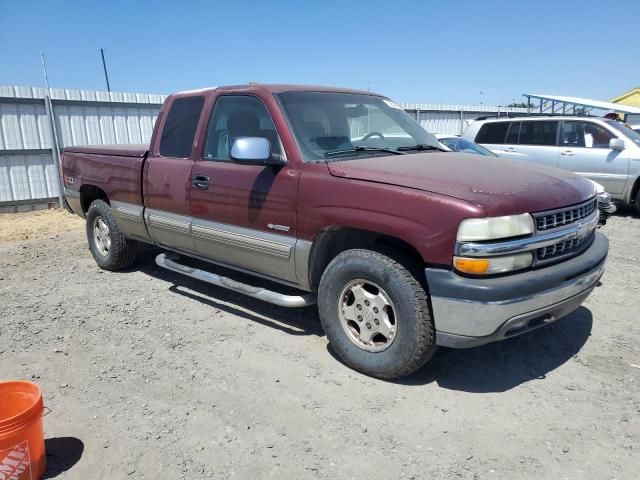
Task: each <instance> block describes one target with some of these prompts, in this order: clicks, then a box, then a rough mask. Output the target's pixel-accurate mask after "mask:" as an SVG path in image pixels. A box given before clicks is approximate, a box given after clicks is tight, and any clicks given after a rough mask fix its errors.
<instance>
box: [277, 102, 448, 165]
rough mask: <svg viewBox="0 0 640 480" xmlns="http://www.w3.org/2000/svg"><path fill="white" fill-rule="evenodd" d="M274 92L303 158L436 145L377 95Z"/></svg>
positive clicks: (437, 147) (333, 157) (342, 156)
mask: <svg viewBox="0 0 640 480" xmlns="http://www.w3.org/2000/svg"><path fill="white" fill-rule="evenodd" d="M276 97H277V98H278V100H279V102H280V104H281V106H282V109H283V110H284V112H285V115H286V117H287V121H288V122H289V126H290V127H291V129H292V130H293V133H294V135H295V137H296V141H297V143H298V147H299V148H300V152H301V154H302V157H303V160H304V161H322V160H328V159H331V161H336V160H345V159H352V158H359V157H370V156H372V155H390V154H394V153H395V154H400V153H405V154H406V153H418V152H423V151H425V150H441V149H442V147H441V146H440V145H439V143H438V141H437V140H436V138H435V137H434V136H433V135H431V134H430V133H427V132H426V131H425V130H424V129H423V128H422V127H420V125H418V123H417V122H416V121H415V120H414V119H413V118H411V117H410V116H409V114H407V113H406V112H405V111H404V110H403V109H402V108H400V107H399V106H398V105H396V104H395V103H393V102H391V101H390V100H389V99H386V98H383V97H378V96H375V95H366V94H355V93H334V92H286V93H280V94H277V95H276ZM414 146H415V147H416V148H415V149H413V148H410V147H414ZM407 147H409V148H407ZM398 149H400V151H399V150H398Z"/></svg>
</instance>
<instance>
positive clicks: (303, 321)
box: [123, 245, 324, 336]
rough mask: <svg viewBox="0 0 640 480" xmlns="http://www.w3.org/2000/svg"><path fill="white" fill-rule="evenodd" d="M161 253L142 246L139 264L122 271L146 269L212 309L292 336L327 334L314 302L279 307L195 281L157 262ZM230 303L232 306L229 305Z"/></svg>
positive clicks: (242, 278)
mask: <svg viewBox="0 0 640 480" xmlns="http://www.w3.org/2000/svg"><path fill="white" fill-rule="evenodd" d="M162 252H163V250H161V249H159V248H157V247H154V246H152V245H142V246H141V249H140V252H139V256H138V260H137V261H136V263H135V264H134V265H133V266H132V267H131V268H130V269H128V270H123V272H125V273H126V272H131V271H136V270H137V271H140V272H143V273H145V274H147V275H150V276H152V277H155V278H158V279H160V280H164V281H166V282H169V283H172V284H173V285H172V286H171V287H169V291H170V292H171V293H174V294H178V295H182V296H184V297H187V298H190V299H192V300H195V301H198V302H200V303H204V304H205V305H208V306H210V307H211V308H216V309H218V310H222V311H224V312H226V313H229V314H231V315H236V316H239V317H242V318H245V319H247V320H251V321H254V322H256V323H259V324H261V325H265V326H268V327H271V328H274V329H276V330H280V331H283V332H285V333H288V334H290V335H296V336H300V335H317V336H323V335H324V332H323V331H322V327H321V325H320V320H319V318H318V312H317V309H316V307H315V305H312V306H310V307H306V308H284V307H279V306H277V305H272V304H270V303H266V302H263V301H260V300H256V299H254V298H251V297H248V296H246V295H242V294H240V293H236V292H232V291H231V290H227V289H225V288H220V287H216V286H214V285H210V284H208V283H206V282H202V281H199V280H194V279H192V278H190V277H187V276H186V275H180V274H179V273H176V272H172V271H170V270H167V269H164V268H162V267H159V266H158V265H157V264H156V263H155V257H156V255H158V254H159V253H162ZM181 262H182V261H181ZM184 262H188V263H189V265H192V266H195V267H199V268H203V269H205V270H208V271H211V272H213V273H216V274H219V275H223V276H228V277H231V278H233V279H234V280H237V281H239V282H245V283H248V284H250V285H254V286H257V287H264V288H269V289H273V290H277V291H280V292H285V293H291V294H300V293H301V292H300V291H299V290H295V289H293V288H288V287H285V286H282V285H276V284H273V283H272V282H269V281H268V280H263V279H260V278H256V277H253V276H249V275H245V274H242V273H239V272H236V271H232V270H229V269H226V268H222V267H217V266H214V265H211V264H208V263H205V262H200V261H197V260H191V259H188V260H187V259H185V261H184ZM184 262H182V263H184ZM229 303H231V304H233V305H229Z"/></svg>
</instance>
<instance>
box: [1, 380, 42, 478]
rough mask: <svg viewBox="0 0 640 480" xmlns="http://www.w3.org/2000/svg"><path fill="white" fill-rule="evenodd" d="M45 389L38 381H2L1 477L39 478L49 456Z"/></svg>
mask: <svg viewBox="0 0 640 480" xmlns="http://www.w3.org/2000/svg"><path fill="white" fill-rule="evenodd" d="M43 408H44V406H43V403H42V390H40V387H38V386H37V385H36V384H35V383H31V382H23V381H12V382H0V480H5V479H7V480H9V479H10V480H27V479H28V480H37V479H39V478H41V477H42V475H44V471H45V469H46V458H45V453H44V433H43V431H42V412H43Z"/></svg>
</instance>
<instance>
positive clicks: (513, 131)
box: [504, 122, 520, 145]
mask: <svg viewBox="0 0 640 480" xmlns="http://www.w3.org/2000/svg"><path fill="white" fill-rule="evenodd" d="M519 135H520V122H511V126H510V127H509V133H507V139H506V140H505V142H504V143H507V144H509V145H517V144H518V136H519Z"/></svg>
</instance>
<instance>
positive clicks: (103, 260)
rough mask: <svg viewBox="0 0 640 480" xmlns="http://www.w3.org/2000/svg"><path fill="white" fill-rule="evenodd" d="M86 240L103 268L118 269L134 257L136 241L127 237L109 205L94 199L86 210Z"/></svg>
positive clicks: (131, 261)
mask: <svg viewBox="0 0 640 480" xmlns="http://www.w3.org/2000/svg"><path fill="white" fill-rule="evenodd" d="M87 241H88V242H89V250H91V254H92V255H93V258H94V259H95V261H96V263H97V264H98V266H99V267H100V268H102V269H104V270H120V269H122V268H126V267H128V266H130V265H131V264H132V263H133V262H134V260H135V258H136V250H137V243H136V242H135V241H134V240H129V239H127V238H126V237H125V236H124V235H123V234H122V232H121V231H120V228H118V224H117V223H116V220H115V218H114V217H113V213H112V212H111V207H110V206H109V204H108V203H107V202H104V201H103V200H96V201H94V202H93V203H92V204H91V205H90V206H89V210H88V211H87Z"/></svg>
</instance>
